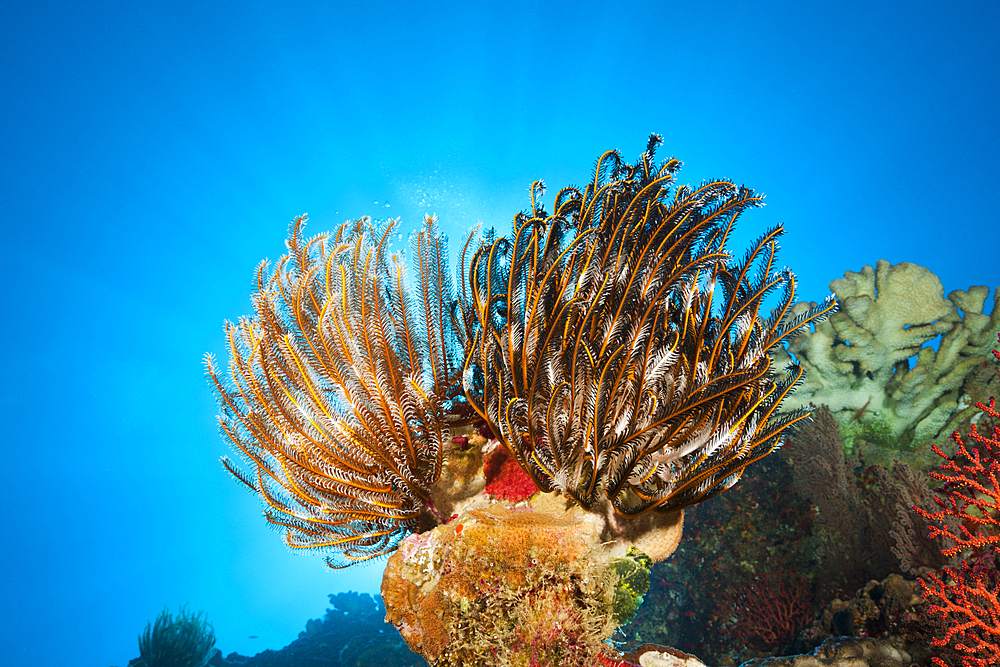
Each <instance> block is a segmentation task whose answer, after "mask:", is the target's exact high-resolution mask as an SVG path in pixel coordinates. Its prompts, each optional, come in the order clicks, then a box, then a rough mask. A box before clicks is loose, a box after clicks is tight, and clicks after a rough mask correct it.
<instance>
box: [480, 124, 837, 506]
mask: <svg viewBox="0 0 1000 667" xmlns="http://www.w3.org/2000/svg"><path fill="white" fill-rule="evenodd" d="M659 143H660V139H659V137H657V136H655V135H654V136H653V137H651V138H650V141H649V144H648V146H647V150H646V151H645V152H644V153H643V154H642V156H641V158H640V160H639V161H638V162H637V163H636V164H634V165H629V164H626V163H624V162H623V160H622V158H621V156H620V155H619V154H618V153H617V152H616V151H610V152H607V153H605V154H604V155H602V156H601V157H600V158H599V159H598V161H597V166H596V169H595V171H594V174H593V177H592V178H591V180H590V182H589V183H588V184H587V185H586V187H585V188H584V189H583V190H582V191H581V190H579V189H577V188H564V189H562V190H560V191H559V192H558V194H557V195H556V197H555V201H554V204H553V212H552V213H551V214H549V213H548V212H547V211H546V209H545V208H544V206H543V204H542V202H541V201H540V197H541V195H542V193H543V188H542V184H541V183H540V182H536V183H535V184H533V185H532V188H531V209H530V211H528V212H526V213H522V214H520V215H518V216H516V217H515V219H514V223H513V230H512V232H511V234H510V237H509V238H506V237H501V238H490V237H488V238H487V240H486V241H487V242H486V244H485V245H484V247H482V248H481V249H480V250H479V251H478V252H477V253H476V255H475V256H474V257H473V260H472V264H471V276H470V284H471V293H472V298H473V302H474V307H475V312H476V317H477V319H478V322H479V327H478V329H476V330H475V337H476V338H475V341H474V344H473V348H472V349H473V353H472V355H471V356H470V358H469V362H468V366H469V375H470V376H474V379H479V378H481V384H482V389H481V391H478V390H475V389H474V390H469V387H468V386H467V393H468V396H469V399H470V402H471V403H472V405H473V407H475V409H476V410H477V412H479V414H480V415H481V416H482V417H483V418H484V419H485V420H486V421H487V423H488V424H489V426H490V428H491V429H492V430H493V432H494V433H496V435H497V436H498V438H499V440H500V441H501V442H502V443H503V445H504V446H505V447H506V448H507V449H508V450H509V451H510V452H511V453H512V454H513V456H514V457H515V458H516V459H517V461H518V463H519V464H520V465H521V467H522V468H524V469H525V470H526V471H527V472H528V473H529V474H530V475H531V477H532V479H534V481H535V483H536V484H537V485H538V487H539V488H540V489H542V490H543V491H558V492H560V493H563V494H566V495H568V496H570V497H572V498H573V499H574V500H576V502H578V503H579V504H580V505H582V506H583V507H585V508H588V509H595V508H598V507H599V506H601V505H602V504H608V503H610V505H611V506H613V508H614V510H615V511H616V512H617V513H619V514H622V515H626V516H628V515H636V514H640V513H643V512H646V511H649V510H654V511H656V512H659V513H668V512H672V511H676V510H679V509H681V508H683V507H685V506H688V505H691V504H694V503H697V502H700V501H702V500H705V499H706V498H709V497H711V496H713V495H715V494H717V493H719V492H720V491H723V490H725V489H726V488H729V487H731V486H732V485H733V484H735V483H736V481H737V480H738V479H739V477H740V475H741V474H742V473H743V471H744V469H745V468H746V467H747V466H748V465H750V464H752V463H753V462H754V461H756V460H758V459H760V458H761V457H763V456H766V455H767V454H768V453H770V452H771V451H772V450H774V448H775V447H777V446H778V445H779V444H780V442H781V438H782V434H783V433H784V432H785V431H786V429H787V428H788V427H789V426H791V425H792V424H794V423H795V422H797V421H799V420H801V419H803V418H805V417H806V415H807V414H808V412H807V411H806V410H798V411H794V412H792V413H790V414H787V415H784V416H781V417H778V416H776V410H777V408H778V406H779V405H780V404H781V402H782V400H783V399H784V398H785V397H786V396H787V395H788V393H789V392H790V391H791V390H792V387H793V386H794V385H795V383H796V382H797V381H798V379H799V377H800V376H801V370H800V369H799V368H798V367H796V366H794V365H793V366H792V367H791V368H790V369H789V371H788V377H787V379H781V380H779V379H777V378H776V376H775V374H774V373H773V372H772V370H771V368H770V359H769V357H768V354H767V352H768V350H769V349H770V348H772V347H774V346H775V345H777V344H778V343H779V342H780V341H782V340H783V339H784V338H785V337H787V336H789V335H790V334H791V333H792V332H794V331H796V330H797V329H799V328H800V327H803V326H804V325H806V324H807V323H809V322H811V321H816V320H819V319H821V318H822V317H824V316H825V315H827V314H829V313H830V312H832V311H833V310H834V309H835V306H836V304H835V302H834V301H833V300H832V299H830V300H828V301H826V302H825V303H823V304H821V305H818V306H815V307H812V308H809V309H806V310H804V311H803V312H800V313H798V314H797V315H796V316H795V317H786V316H788V311H789V309H790V307H791V304H792V299H793V297H794V294H795V280H794V277H793V275H792V273H791V272H790V271H789V270H787V269H779V268H778V267H777V266H776V263H775V262H776V253H777V239H778V237H779V236H780V235H781V234H782V229H781V227H780V226H779V227H775V228H773V229H771V230H769V231H768V232H766V233H765V234H764V235H763V236H761V237H760V238H759V239H757V241H756V242H755V243H754V244H753V245H752V247H751V248H750V249H749V250H748V251H747V253H746V254H745V256H744V257H743V259H742V260H741V261H734V260H733V259H732V258H731V257H730V255H729V254H728V253H727V252H726V248H725V245H726V242H727V240H728V238H729V236H730V234H731V232H732V230H733V226H734V224H735V223H736V220H737V218H738V217H739V215H740V214H741V213H742V212H743V211H745V210H747V209H749V208H752V207H755V206H759V205H761V203H762V198H761V197H760V196H758V195H756V194H755V193H754V192H753V191H752V190H750V189H748V188H746V187H738V186H736V185H735V184H733V183H731V182H729V181H709V182H706V183H703V184H701V185H700V186H698V187H695V188H692V187H689V186H680V187H675V183H674V181H675V177H676V174H677V171H678V169H679V168H680V165H681V163H680V162H679V161H678V160H676V159H673V158H671V159H668V160H666V161H664V162H662V163H659V164H657V163H656V162H655V149H656V147H657V145H658V144H659ZM775 292H777V301H778V303H777V306H776V308H775V309H774V311H773V312H772V313H771V315H770V317H767V318H764V317H761V316H760V314H759V311H760V308H761V306H762V302H763V301H764V299H765V298H766V297H768V296H769V295H771V294H772V293H775Z"/></svg>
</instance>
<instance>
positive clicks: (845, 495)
mask: <svg viewBox="0 0 1000 667" xmlns="http://www.w3.org/2000/svg"><path fill="white" fill-rule="evenodd" d="M813 414H814V415H815V418H814V420H813V421H812V422H811V423H809V424H805V425H803V426H802V427H801V428H799V429H798V430H797V431H796V432H795V433H794V434H793V435H792V436H791V437H790V438H789V440H788V444H787V445H786V446H785V448H784V450H783V451H782V453H783V455H784V456H785V457H788V460H789V462H790V463H791V464H792V466H791V470H792V485H793V487H794V489H795V490H796V491H797V492H798V493H799V494H800V495H801V496H803V497H805V498H808V499H809V500H810V501H812V503H813V505H814V506H815V508H816V516H815V518H814V521H813V527H814V533H815V534H816V536H817V537H818V547H817V548H818V551H819V557H820V558H821V559H822V562H823V566H824V572H823V577H822V579H821V581H820V582H819V585H818V586H817V590H816V594H817V600H818V601H825V600H829V599H830V598H831V597H833V596H835V595H845V594H848V595H849V594H851V593H852V592H854V591H855V590H857V589H858V588H860V587H862V586H864V585H865V583H866V582H868V581H870V580H872V579H881V578H882V577H884V576H886V575H887V574H888V573H890V572H899V573H907V574H916V573H917V571H918V570H919V569H920V568H925V567H931V568H940V567H942V566H944V565H948V564H953V563H952V561H951V560H949V558H948V557H946V556H943V555H942V553H941V548H942V543H941V541H940V539H938V538H936V537H935V536H928V534H927V531H926V529H925V525H924V523H923V522H922V521H921V520H920V518H919V517H918V515H916V514H914V513H913V511H912V508H913V507H914V506H920V507H923V508H931V507H934V502H933V493H932V492H931V489H930V487H929V486H928V484H927V482H926V480H925V478H924V477H923V476H922V475H918V474H917V473H916V472H915V471H914V470H913V469H912V468H911V467H910V466H909V465H908V464H907V463H905V462H903V461H899V460H894V461H893V462H892V463H891V466H892V467H891V469H890V468H886V467H884V466H882V465H879V464H875V465H866V464H865V461H864V459H865V458H867V454H868V449H867V448H866V447H865V446H864V445H861V446H859V447H858V448H857V451H855V452H854V453H853V454H852V455H850V456H849V455H847V454H845V452H844V446H843V441H842V438H841V436H840V429H839V427H838V425H837V422H836V420H835V419H834V417H833V415H832V413H831V412H830V410H829V409H828V408H827V407H826V406H822V407H820V408H818V409H817V410H816V411H815V412H814V413H813ZM956 562H957V561H956Z"/></svg>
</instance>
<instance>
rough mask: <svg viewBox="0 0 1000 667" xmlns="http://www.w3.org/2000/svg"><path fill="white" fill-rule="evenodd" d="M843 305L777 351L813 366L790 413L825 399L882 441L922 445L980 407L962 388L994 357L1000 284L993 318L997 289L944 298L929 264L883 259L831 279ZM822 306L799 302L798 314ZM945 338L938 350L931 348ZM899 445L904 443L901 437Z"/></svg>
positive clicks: (844, 420) (782, 358) (861, 431)
mask: <svg viewBox="0 0 1000 667" xmlns="http://www.w3.org/2000/svg"><path fill="white" fill-rule="evenodd" d="M830 289H831V290H832V291H833V292H834V294H835V295H836V296H837V300H838V301H839V302H840V304H841V307H840V311H839V312H838V313H836V314H834V315H832V316H831V317H829V318H828V319H826V320H825V321H823V322H819V323H817V324H816V325H815V327H814V328H813V329H812V330H810V328H808V327H806V328H803V329H800V330H799V331H798V332H797V333H796V334H795V335H794V336H792V337H791V339H790V341H789V345H788V351H785V350H784V349H782V348H780V347H778V348H775V349H774V350H772V357H773V358H774V360H775V365H776V366H779V367H783V366H785V365H786V364H788V363H789V362H790V361H791V357H790V356H789V352H790V353H792V354H794V355H795V359H797V360H798V362H799V363H800V364H801V365H802V366H803V368H805V370H806V378H805V381H804V383H803V384H802V386H801V387H800V388H799V389H798V390H797V391H796V392H795V395H794V396H791V397H789V399H788V400H787V401H785V403H784V404H783V406H782V410H795V409H798V408H801V407H803V406H807V405H809V404H810V403H811V404H814V405H826V406H828V407H829V408H830V410H831V411H832V412H833V413H834V416H835V417H836V418H837V420H838V422H840V424H841V425H842V426H843V425H848V426H850V429H851V430H850V432H848V433H845V435H848V436H849V437H850V435H851V434H852V433H856V434H857V435H858V436H860V437H863V438H864V439H866V440H868V441H870V442H875V443H877V444H882V443H900V442H903V443H912V444H913V445H919V444H922V443H926V442H930V441H932V440H937V439H941V438H943V437H945V436H946V435H947V434H948V433H950V432H951V431H952V430H954V428H957V427H958V425H959V424H960V423H964V422H966V421H968V419H969V418H970V417H971V416H972V415H973V414H974V412H975V408H973V407H972V403H974V402H975V401H976V400H983V399H984V398H985V396H967V395H965V394H964V392H963V389H964V388H965V384H966V382H967V380H968V379H969V378H970V376H971V375H972V374H973V373H974V372H975V371H976V369H977V368H978V367H980V366H981V365H982V363H983V362H984V361H985V359H986V358H987V355H988V353H989V350H990V347H991V345H992V343H993V341H995V340H996V336H997V332H998V331H1000V288H997V290H996V292H995V295H994V303H993V310H992V313H991V314H990V315H987V314H985V313H984V312H983V306H984V304H985V302H986V299H987V297H988V296H989V288H987V287H984V286H975V287H970V288H969V290H968V291H964V290H955V291H952V292H950V293H949V294H948V298H944V287H943V286H942V284H941V280H940V279H939V278H938V277H937V276H935V275H934V274H933V273H931V271H930V270H928V269H926V268H924V267H922V266H917V265H916V264H911V263H909V262H901V263H899V264H895V265H893V264H890V263H889V262H887V261H886V260H884V259H880V260H879V261H878V262H877V264H876V266H875V267H872V266H865V267H863V268H862V269H861V271H859V272H856V273H855V272H853V271H847V272H846V273H845V274H844V277H843V278H840V279H837V280H834V281H833V282H831V283H830ZM813 307H815V304H811V303H806V302H802V303H798V304H795V306H794V307H793V308H792V311H791V313H792V315H793V316H794V315H795V314H797V313H800V312H805V311H808V310H809V309H810V308H813ZM938 336H940V337H941V338H940V344H939V345H938V347H937V350H935V349H934V348H933V347H931V346H930V345H928V343H931V342H932V341H933V340H934V339H936V338H937V337H938ZM894 446H897V447H898V445H896V444H894Z"/></svg>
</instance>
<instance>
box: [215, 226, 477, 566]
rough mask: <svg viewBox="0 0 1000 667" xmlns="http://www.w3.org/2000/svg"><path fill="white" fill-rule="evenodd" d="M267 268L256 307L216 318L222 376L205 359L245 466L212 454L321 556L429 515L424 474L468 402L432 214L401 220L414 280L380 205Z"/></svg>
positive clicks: (383, 538) (430, 475) (291, 245)
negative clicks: (223, 345) (221, 331)
mask: <svg viewBox="0 0 1000 667" xmlns="http://www.w3.org/2000/svg"><path fill="white" fill-rule="evenodd" d="M304 224H305V218H304V217H300V218H298V219H296V220H295V221H294V222H293V223H292V226H291V230H290V234H289V238H288V242H287V245H288V250H289V253H288V255H286V256H284V257H282V258H281V260H280V261H279V262H278V263H277V266H276V267H275V270H274V272H273V274H272V275H271V276H270V277H267V276H266V275H265V274H266V271H267V268H268V267H267V263H266V262H262V263H261V265H260V266H259V267H258V269H257V292H256V293H255V294H254V297H253V304H254V310H255V311H256V314H255V316H254V317H252V318H241V319H240V321H239V323H238V324H227V326H226V335H227V339H228V343H229V351H230V363H229V371H230V381H229V382H228V383H225V382H223V380H222V379H221V378H220V377H219V372H218V370H217V369H216V366H215V364H214V363H213V361H212V359H211V357H209V358H207V360H206V364H207V368H208V373H209V376H210V378H211V381H212V383H213V384H214V385H215V388H216V390H217V394H218V397H219V401H220V404H221V407H222V410H223V414H222V416H221V417H220V422H221V425H222V430H223V431H224V433H225V435H226V436H227V437H228V438H229V440H230V441H231V442H232V444H233V445H234V447H235V448H236V449H237V450H238V451H239V452H240V453H241V454H242V455H243V457H244V459H245V460H246V462H247V463H249V465H250V468H251V472H250V473H246V472H244V471H243V470H240V469H239V468H237V467H236V466H235V465H234V464H233V462H231V461H229V460H228V459H224V460H223V462H224V464H225V466H226V468H227V469H228V470H229V471H230V472H231V473H232V474H233V475H234V476H236V478H237V479H239V480H240V481H241V482H243V483H244V484H245V485H246V486H247V487H249V488H250V489H251V490H253V491H255V492H257V493H259V494H260V495H261V496H262V497H263V499H264V501H265V503H266V505H267V509H266V517H267V520H268V521H270V522H271V523H272V524H274V525H275V526H278V527H279V528H281V529H284V531H285V534H286V538H287V542H288V544H289V546H291V547H295V548H326V549H328V550H331V551H332V552H333V554H334V555H333V556H331V558H329V559H328V562H329V563H330V565H331V566H341V565H343V563H344V561H342V560H340V557H341V556H342V557H343V558H344V559H346V562H347V563H349V562H353V561H356V560H364V559H367V558H372V557H375V556H379V555H382V554H385V553H387V552H389V551H392V550H393V549H394V548H395V546H396V543H397V542H398V540H399V539H400V538H401V537H402V535H404V534H405V533H407V532H408V531H409V530H413V529H416V528H418V526H419V525H420V523H421V522H422V521H423V522H424V523H430V524H433V523H435V522H436V520H437V517H436V516H435V514H436V510H435V508H434V505H433V503H432V500H431V495H430V489H431V486H432V485H433V484H434V482H435V481H436V480H437V479H438V477H439V475H440V474H441V466H442V458H443V454H444V451H445V446H446V443H447V442H448V438H449V436H450V428H451V426H453V425H454V424H455V423H457V422H459V421H461V420H462V418H463V414H466V413H469V412H471V411H468V410H467V407H466V406H465V403H464V396H463V395H462V393H461V385H460V382H459V380H460V374H461V371H462V362H463V360H464V357H465V352H466V350H465V341H466V340H467V336H466V334H465V324H464V322H465V319H464V317H463V313H462V312H461V310H460V307H459V305H458V300H457V297H456V295H455V290H454V287H453V284H452V281H451V279H450V276H449V274H448V272H447V270H446V259H447V249H446V243H445V239H444V238H443V236H442V235H441V234H440V233H439V232H438V231H437V228H436V219H434V218H427V219H426V220H425V221H424V225H423V227H422V228H421V230H420V231H419V232H418V233H417V234H415V235H414V236H413V239H412V252H413V255H414V259H415V262H416V268H417V278H418V280H417V289H416V290H411V288H410V287H409V286H408V284H407V277H408V276H407V273H406V270H405V267H404V266H403V264H402V262H401V260H400V259H399V258H398V257H397V256H395V255H393V256H392V257H391V258H390V256H389V253H388V249H387V248H388V240H389V239H390V238H391V234H392V232H393V230H394V226H395V221H390V222H388V223H385V224H379V225H377V224H374V223H372V222H371V221H370V220H369V219H368V218H362V219H360V220H358V221H357V222H355V223H353V224H351V225H348V224H345V225H343V226H341V227H340V229H339V230H337V232H336V233H335V234H333V235H327V234H321V235H318V236H315V237H313V238H310V239H305V238H303V236H302V231H303V226H304Z"/></svg>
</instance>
